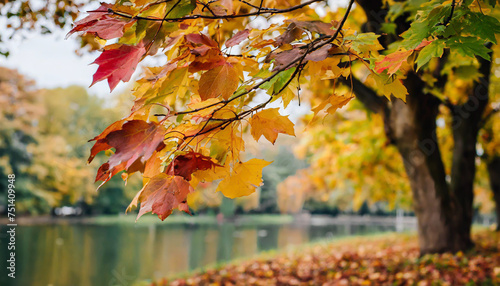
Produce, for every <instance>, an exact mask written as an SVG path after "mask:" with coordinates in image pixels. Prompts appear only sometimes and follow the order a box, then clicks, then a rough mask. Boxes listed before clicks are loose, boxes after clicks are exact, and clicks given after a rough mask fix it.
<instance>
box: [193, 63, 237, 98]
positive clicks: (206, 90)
mask: <svg viewBox="0 0 500 286" xmlns="http://www.w3.org/2000/svg"><path fill="white" fill-rule="evenodd" d="M239 82H240V78H239V74H238V70H237V69H236V68H234V67H233V65H231V64H230V63H225V64H223V65H221V66H218V67H215V68H213V69H211V70H209V71H207V72H205V73H203V74H202V75H201V78H200V82H199V89H198V92H199V94H200V97H201V99H203V100H207V99H209V98H215V97H218V96H221V97H222V98H224V99H228V98H229V97H230V96H231V95H233V93H234V92H235V91H236V89H237V88H238V84H239Z"/></svg>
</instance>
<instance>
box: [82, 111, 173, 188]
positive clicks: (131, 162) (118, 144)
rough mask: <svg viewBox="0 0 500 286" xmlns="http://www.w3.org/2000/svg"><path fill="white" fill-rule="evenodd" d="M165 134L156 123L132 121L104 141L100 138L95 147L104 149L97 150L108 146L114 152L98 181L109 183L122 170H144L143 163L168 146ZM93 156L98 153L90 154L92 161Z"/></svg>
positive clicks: (99, 173) (101, 170)
mask: <svg viewBox="0 0 500 286" xmlns="http://www.w3.org/2000/svg"><path fill="white" fill-rule="evenodd" d="M166 132H167V130H166V129H165V127H163V125H161V124H158V123H156V122H150V123H148V122H146V121H142V120H132V121H128V122H127V123H125V124H123V126H122V127H121V129H120V130H116V131H112V132H110V133H109V134H107V135H106V136H105V137H104V138H100V139H99V140H98V141H97V142H96V144H95V145H94V148H95V147H96V146H103V147H99V148H96V149H97V150H101V149H104V148H105V147H109V148H115V153H114V154H113V155H111V157H110V158H109V160H108V162H107V163H104V164H103V165H102V166H101V167H100V168H99V171H98V172H97V177H96V181H104V182H107V181H108V180H109V179H111V177H113V176H114V175H116V174H117V173H118V172H120V171H123V170H126V171H127V172H129V173H133V172H136V171H142V170H143V169H144V163H145V162H146V161H147V160H148V159H149V158H151V156H152V155H153V153H154V152H155V151H156V150H161V149H163V148H164V147H165V145H164V144H163V138H164V136H165V133H166ZM94 148H92V150H93V151H94ZM109 148H108V149H109ZM104 150H107V149H104ZM93 156H95V154H91V158H93ZM91 158H89V160H91Z"/></svg>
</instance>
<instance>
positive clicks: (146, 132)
mask: <svg viewBox="0 0 500 286" xmlns="http://www.w3.org/2000/svg"><path fill="white" fill-rule="evenodd" d="M355 6H356V7H355ZM494 6H495V1H491V0H488V1H471V0H469V1H461V2H459V1H447V2H444V3H442V2H441V1H426V2H423V1H400V2H393V1H381V0H380V1H357V5H354V1H353V0H351V1H349V3H348V4H347V6H346V8H345V9H338V10H334V9H330V7H329V6H328V5H326V3H325V2H324V1H321V0H311V1H305V2H301V1H281V0H276V1H271V0H268V1H257V0H256V1H231V0H221V1H209V2H204V1H191V0H170V1H156V2H151V1H144V0H131V1H126V2H123V1H118V2H117V3H116V4H101V6H100V7H99V8H97V9H96V10H93V11H90V12H89V16H87V17H86V18H84V19H82V20H80V21H78V22H76V23H75V26H74V28H73V29H72V30H71V31H70V34H72V33H75V32H81V33H84V34H85V35H94V36H95V37H97V38H99V39H101V40H113V41H112V42H111V44H109V45H107V46H106V47H104V49H103V51H102V53H101V55H100V56H99V57H98V58H97V59H96V60H95V62H94V63H95V64H97V65H98V66H99V67H98V69H97V72H96V73H95V75H94V78H93V84H94V83H96V82H99V81H102V80H107V81H108V84H109V87H110V89H111V90H112V89H114V88H115V87H116V86H117V85H118V84H119V82H120V81H124V82H125V81H129V80H130V79H131V77H132V74H133V73H134V71H135V69H136V67H137V65H138V63H139V62H141V61H142V60H143V59H144V58H146V57H157V58H158V59H162V60H163V61H164V64H163V65H161V66H158V67H150V68H147V69H146V70H145V72H144V75H143V77H142V78H141V79H139V80H138V81H137V85H136V86H135V88H134V96H135V101H134V104H133V107H132V110H131V113H130V114H129V115H128V116H126V117H125V118H123V119H122V120H119V121H117V122H115V123H113V124H111V125H110V126H109V127H108V128H106V129H105V130H104V131H103V132H102V133H101V134H100V135H98V136H96V137H95V138H94V139H93V140H94V141H95V145H94V146H93V147H92V150H91V155H90V158H89V162H90V161H92V159H93V158H94V156H96V154H97V153H99V152H101V151H106V150H109V151H108V152H109V153H110V154H111V155H110V157H109V160H108V162H107V163H105V164H103V165H102V166H101V167H100V168H99V170H98V174H97V178H96V180H97V181H102V182H103V183H106V182H107V181H109V180H110V179H111V177H113V176H115V175H116V174H118V173H120V172H122V171H123V173H122V177H123V178H124V179H126V178H127V177H128V175H129V174H131V173H134V172H141V173H142V175H143V177H144V181H145V185H144V187H143V188H142V190H140V191H139V192H138V193H137V196H136V197H135V198H134V200H133V201H132V203H131V205H130V208H133V207H135V206H137V205H138V204H139V203H140V208H139V215H138V217H140V216H141V215H143V214H145V213H147V212H152V213H155V214H157V215H158V216H159V217H160V218H161V219H165V218H166V217H167V216H168V215H170V214H171V213H172V211H173V210H174V209H180V210H183V211H186V212H189V207H188V206H187V204H186V198H187V196H188V195H189V194H191V193H192V192H194V188H195V187H196V185H197V184H198V183H199V182H214V181H218V180H220V182H219V184H218V187H217V191H220V192H222V194H223V195H225V196H226V197H229V198H235V197H239V196H245V195H248V194H251V193H253V192H254V191H255V188H256V186H258V185H260V184H261V181H262V180H261V172H262V169H263V168H264V167H265V166H267V165H268V164H270V162H267V161H264V160H262V159H251V160H247V161H245V160H244V158H242V156H241V152H242V151H243V150H244V148H245V144H244V141H243V139H242V132H244V131H245V130H249V132H250V133H251V135H252V136H253V137H254V139H255V140H259V139H260V138H261V137H264V138H265V139H267V140H269V141H270V142H272V143H274V142H275V140H276V138H277V136H278V134H279V133H282V134H288V135H294V134H295V131H294V128H293V123H292V122H291V121H290V120H289V119H288V118H287V116H284V115H282V114H280V111H279V109H278V108H270V107H269V104H270V103H271V102H275V101H277V102H281V103H282V106H284V107H286V106H287V105H288V104H289V103H290V101H291V100H294V99H296V100H298V101H299V102H300V101H301V100H306V99H310V98H314V95H315V91H318V90H330V92H329V93H328V95H327V97H326V98H322V101H321V103H320V104H319V105H318V106H317V107H315V108H314V109H313V111H314V113H315V117H316V116H321V115H320V113H321V111H322V110H325V111H326V113H333V112H335V110H336V109H338V108H341V107H342V106H344V105H346V104H347V103H348V102H349V101H350V100H351V99H352V98H353V97H354V96H353V94H355V95H356V97H357V98H358V99H359V100H360V101H361V102H363V103H364V104H365V105H366V107H367V108H368V109H369V110H371V111H372V112H377V113H381V114H382V118H383V122H384V126H385V127H384V130H385V134H386V136H387V138H388V139H389V142H390V143H391V144H394V145H395V146H396V147H397V150H398V152H399V153H400V154H401V157H402V158H403V162H404V166H405V169H406V172H407V175H408V178H409V180H410V185H411V188H412V192H413V196H414V204H415V211H416V213H417V216H418V219H419V239H420V246H421V252H422V253H428V252H442V251H456V250H463V249H467V248H469V247H471V246H472V241H471V239H470V226H471V220H472V199H473V193H472V184H473V183H472V182H473V180H474V174H475V163H474V162H475V157H476V150H475V148H476V142H477V134H478V130H479V123H480V121H481V119H482V117H483V111H484V110H485V108H486V106H487V104H488V87H489V84H488V82H489V74H490V67H491V64H490V60H491V55H490V54H491V53H490V51H491V49H490V47H491V45H492V44H495V43H496V39H495V37H496V34H497V33H498V32H499V31H500V24H499V22H498V20H497V19H496V18H495V17H493V16H491V15H490V14H491V13H492V12H495V10H493V9H494ZM457 79H461V80H463V81H465V84H464V85H463V86H462V89H461V90H460V93H459V94H455V93H453V94H451V93H450V89H451V90H453V88H454V83H455V82H456V80H457ZM342 82H343V84H347V86H348V87H349V88H343V89H342V88H340V87H339V85H340V83H342ZM307 91H311V93H310V94H309V95H308V92H307ZM319 94H321V95H324V94H325V93H324V92H321V93H319ZM263 98H264V99H263ZM442 106H445V107H448V112H449V113H450V116H451V118H452V130H453V139H454V147H453V148H454V150H453V164H452V171H451V179H450V180H447V178H446V175H445V170H444V164H443V159H442V156H441V153H440V149H439V145H438V142H437V139H436V117H437V115H438V114H439V112H440V111H441V107H442ZM353 132H356V130H353Z"/></svg>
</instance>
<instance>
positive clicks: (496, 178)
mask: <svg viewBox="0 0 500 286" xmlns="http://www.w3.org/2000/svg"><path fill="white" fill-rule="evenodd" d="M487 166H488V175H489V177H490V186H491V190H492V191H493V199H494V200H495V213H496V215H497V231H500V157H494V158H493V159H491V160H490V161H488V165H487Z"/></svg>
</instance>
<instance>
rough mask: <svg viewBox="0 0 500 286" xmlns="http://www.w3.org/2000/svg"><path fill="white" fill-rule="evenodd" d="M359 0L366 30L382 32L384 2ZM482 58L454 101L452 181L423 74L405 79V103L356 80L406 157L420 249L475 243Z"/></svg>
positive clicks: (486, 67) (435, 103)
mask: <svg viewBox="0 0 500 286" xmlns="http://www.w3.org/2000/svg"><path fill="white" fill-rule="evenodd" d="M357 2H358V4H359V5H360V6H361V7H363V9H364V10H365V12H366V14H367V18H368V22H367V23H366V24H365V25H364V30H365V31H371V32H378V29H379V25H378V24H377V23H381V22H380V19H381V18H382V19H383V16H385V14H386V12H385V11H384V10H383V9H382V7H383V6H382V3H381V1H368V0H358V1H357ZM405 19H406V18H403V17H401V18H400V19H397V20H396V22H398V23H397V25H398V27H400V28H402V29H404V30H405V29H406V27H407V26H408V23H407V22H405V21H406V20H405ZM380 40H381V43H382V45H383V46H388V45H389V44H390V43H391V42H394V41H395V39H394V37H390V36H384V37H381V39H380ZM443 61H445V59H443ZM480 63H481V68H480V71H481V72H482V73H483V75H484V77H483V78H481V79H480V81H479V82H478V83H477V84H476V85H475V86H474V88H473V90H472V91H471V94H470V95H469V98H468V100H467V102H466V103H465V104H463V105H453V106H451V111H452V115H453V126H452V128H453V139H454V142H455V144H454V148H453V162H452V172H451V180H450V182H449V183H448V182H447V180H446V172H445V169H444V164H443V161H442V156H441V152H440V150H439V145H438V143H437V136H436V118H437V115H438V112H439V110H438V108H439V105H440V104H442V102H441V101H440V100H439V99H437V98H436V97H435V96H433V95H431V94H426V93H424V91H423V87H424V86H425V83H424V82H423V81H422V80H421V79H420V77H419V75H418V74H415V73H409V74H408V77H407V78H406V79H405V80H404V84H405V86H406V88H407V90H408V92H409V95H408V97H407V102H406V103H404V102H402V101H401V100H398V99H393V100H392V102H390V103H389V102H387V101H384V100H379V99H376V98H380V97H378V96H377V95H376V93H375V92H373V91H371V90H369V89H367V87H366V86H364V85H363V84H362V83H361V81H359V80H354V81H353V84H354V92H355V93H356V96H357V98H358V99H359V100H361V101H362V102H363V103H364V104H365V106H366V107H367V108H368V109H370V110H371V111H373V112H380V113H382V114H383V116H384V123H385V130H386V134H387V137H388V139H389V140H390V142H391V143H393V144H394V145H395V146H396V147H397V148H398V150H399V152H400V154H401V156H402V158H403V161H404V166H405V169H406V172H407V174H408V177H409V179H410V185H411V188H412V192H413V198H414V204H415V213H416V215H417V218H418V232H419V242H420V251H421V253H422V254H426V253H441V252H447V251H452V252H455V251H459V250H466V249H468V248H470V247H472V246H473V243H472V240H471V238H470V227H471V223H472V215H473V208H472V203H473V181H474V176H475V158H476V142H477V135H478V131H479V126H480V121H481V117H482V115H483V111H484V109H485V106H486V104H487V103H488V85H489V73H490V68H491V67H490V63H489V62H487V61H484V60H481V61H480ZM437 74H439V72H438V73H437ZM446 80H447V79H446V78H441V79H439V81H443V82H446Z"/></svg>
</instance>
